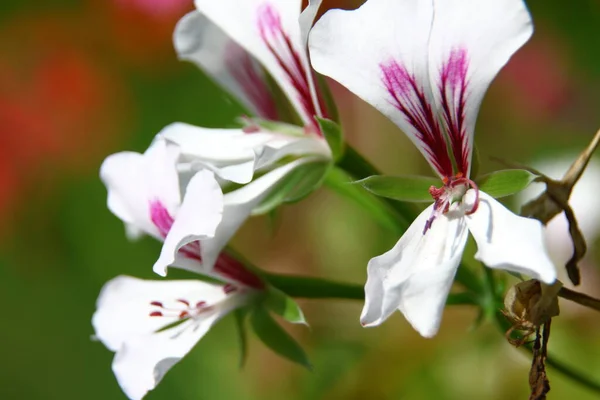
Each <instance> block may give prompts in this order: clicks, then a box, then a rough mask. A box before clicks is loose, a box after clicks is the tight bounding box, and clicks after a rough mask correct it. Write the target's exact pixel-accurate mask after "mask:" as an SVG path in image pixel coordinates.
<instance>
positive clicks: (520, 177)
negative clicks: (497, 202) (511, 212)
mask: <svg viewBox="0 0 600 400" xmlns="http://www.w3.org/2000/svg"><path fill="white" fill-rule="evenodd" d="M536 178H537V175H535V174H532V173H531V172H529V171H526V170H524V169H505V170H501V171H496V172H492V173H491V174H487V175H483V176H482V177H481V178H480V179H478V180H477V186H479V190H481V191H482V192H485V193H487V194H489V195H490V196H492V197H504V196H510V195H511V194H515V193H517V192H520V191H521V190H523V189H525V188H526V187H527V186H529V184H530V183H531V182H533V181H534V180H535V179H536Z"/></svg>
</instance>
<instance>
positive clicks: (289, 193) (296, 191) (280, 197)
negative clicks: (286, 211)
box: [252, 161, 331, 215]
mask: <svg viewBox="0 0 600 400" xmlns="http://www.w3.org/2000/svg"><path fill="white" fill-rule="evenodd" d="M330 166H331V164H330V163H329V162H325V161H319V162H311V163H308V164H304V165H301V166H299V167H298V168H296V169H295V170H294V171H292V172H290V173H289V174H288V175H287V176H286V177H285V178H283V179H282V180H281V182H280V183H279V184H278V185H277V186H275V188H273V189H272V190H271V192H270V193H269V195H268V196H267V197H265V199H264V200H263V201H262V202H261V203H260V205H259V206H258V207H256V208H255V209H254V210H253V211H252V214H253V215H262V214H266V213H268V212H270V211H272V210H274V209H275V208H277V207H279V206H280V205H281V204H284V203H295V202H297V201H300V200H302V199H303V198H305V197H306V196H308V195H309V194H311V193H312V192H313V191H315V190H316V189H317V188H318V187H320V186H321V184H322V182H323V180H324V179H325V174H326V173H327V171H328V170H329V168H330Z"/></svg>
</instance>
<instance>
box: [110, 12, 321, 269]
mask: <svg viewBox="0 0 600 400" xmlns="http://www.w3.org/2000/svg"><path fill="white" fill-rule="evenodd" d="M319 4H320V1H316V2H315V1H313V2H311V3H310V5H309V6H308V7H307V8H306V9H305V10H304V12H303V14H302V15H300V11H301V1H287V0H286V1H281V0H270V1H261V2H257V1H244V2H238V1H219V2H212V1H210V2H201V1H199V2H197V3H196V6H197V8H198V10H200V11H201V12H202V14H201V13H200V11H195V12H192V13H190V14H188V15H187V16H185V17H184V18H183V19H182V20H181V21H180V22H179V24H178V26H177V28H176V31H175V34H174V36H175V46H176V48H177V50H178V53H179V55H180V57H181V58H183V59H188V60H192V61H194V62H195V63H197V64H198V65H199V66H200V67H201V68H202V69H203V70H204V71H206V72H207V74H208V75H210V76H212V77H213V78H215V80H216V81H217V82H218V83H220V84H222V85H223V86H224V87H225V88H226V89H228V90H231V91H232V92H233V93H234V94H235V95H237V96H239V98H240V101H241V102H242V103H243V104H245V105H246V106H247V107H248V108H249V109H250V110H251V111H253V112H255V113H256V115H258V116H259V117H261V118H264V119H269V118H270V119H272V120H274V121H268V122H267V121H265V120H264V119H261V120H259V121H256V120H251V122H249V123H248V124H247V126H245V127H244V128H242V129H208V128H201V127H196V126H193V125H189V124H185V123H174V124H171V125H169V126H167V127H165V128H164V129H163V130H162V131H161V132H160V133H159V134H158V135H157V137H156V139H155V144H154V145H153V146H158V145H157V143H158V142H161V141H162V142H164V143H165V144H163V145H161V146H163V147H164V146H166V147H165V148H167V149H171V150H168V152H172V153H173V154H176V155H173V156H172V157H171V158H172V159H171V160H170V161H169V162H168V163H169V164H170V163H172V161H175V163H176V164H177V167H176V171H173V168H172V167H169V168H170V169H169V174H170V175H172V176H171V177H170V178H169V179H171V180H172V181H173V180H174V179H175V176H176V175H177V176H178V182H180V183H181V190H182V192H185V191H188V192H190V193H193V194H188V195H186V196H187V197H188V198H190V200H189V203H190V205H189V206H186V200H184V202H183V204H182V206H181V210H180V211H179V213H184V212H185V213H189V215H191V217H188V216H186V217H182V218H179V217H177V218H175V217H174V216H173V214H172V210H171V209H169V208H168V207H166V208H164V209H165V210H168V211H169V213H167V215H168V216H169V218H175V224H174V227H173V229H172V230H171V232H170V234H169V235H167V236H165V235H163V236H165V245H164V247H163V251H162V253H161V257H160V259H159V260H158V262H157V263H156V265H155V267H154V270H155V271H156V272H157V273H159V274H161V275H165V274H166V266H167V265H171V264H173V265H175V266H181V264H182V263H181V260H180V258H181V257H180V255H181V252H180V250H181V249H182V248H184V247H186V246H187V245H188V244H189V243H191V242H198V243H201V244H202V246H201V253H202V261H203V266H204V269H205V271H204V272H207V271H209V270H210V268H211V267H212V265H213V264H214V261H215V260H216V257H217V255H218V254H219V253H220V252H221V250H222V249H223V247H224V246H225V245H226V243H227V242H228V241H229V239H230V238H231V237H232V235H233V234H234V233H235V231H236V230H237V229H238V228H239V226H240V225H241V224H242V223H243V222H244V220H245V219H246V218H247V217H248V216H249V215H250V214H251V213H252V212H253V210H255V209H256V207H257V206H259V205H260V204H261V202H262V201H263V200H265V199H266V198H267V197H268V196H270V195H272V194H273V193H272V192H273V191H274V190H277V189H278V188H279V187H280V186H279V184H283V183H284V181H285V180H286V179H288V177H290V175H291V173H292V172H298V173H299V174H301V175H303V176H300V178H299V179H298V181H301V180H302V179H313V180H314V186H316V185H317V184H318V182H319V178H320V176H322V174H323V173H325V171H326V167H327V166H328V165H329V164H330V163H331V160H332V154H331V150H330V149H329V146H328V144H327V141H326V139H325V138H324V137H323V133H322V132H321V130H320V128H319V124H318V121H317V119H316V117H325V116H326V114H325V113H324V112H323V109H324V108H323V106H322V104H321V101H320V97H319V96H318V94H317V93H318V91H317V89H316V87H315V84H314V80H313V73H312V70H311V69H310V68H309V63H308V56H307V45H306V41H307V32H308V29H309V28H310V26H311V25H312V22H313V19H314V17H315V15H316V11H317V9H318V6H319ZM233 11H235V14H234V15H230V14H231V12H233ZM242 11H243V12H242ZM226 34H229V35H230V36H226ZM267 76H269V77H270V78H267ZM269 80H270V81H274V82H276V83H277V84H278V85H279V86H280V90H281V91H282V92H283V93H284V94H285V95H286V96H287V97H288V99H289V102H290V103H291V104H292V105H293V108H294V109H295V110H296V112H297V115H298V116H299V118H298V120H299V121H300V122H299V125H292V124H288V123H285V122H286V121H284V118H283V117H281V116H280V115H279V114H278V112H277V110H276V108H277V107H278V106H280V105H281V104H280V103H281V101H279V102H277V101H276V99H275V97H273V96H274V94H273V91H272V90H271V87H272V85H269V83H268V81H269ZM165 151H167V150H165ZM131 157H133V156H131V155H130V156H127V157H126V156H124V155H122V154H121V155H118V156H117V157H116V158H115V159H112V158H111V161H110V164H109V165H105V166H104V167H103V171H104V172H103V176H104V180H105V182H107V186H109V191H110V190H111V187H113V188H116V187H117V186H119V187H123V188H126V189H124V190H130V189H129V188H131V187H134V186H128V184H123V185H120V184H117V183H116V182H118V181H120V180H123V179H125V178H126V177H127V176H128V173H123V171H124V170H125V169H126V168H129V167H128V166H125V165H120V164H119V163H120V162H125V163H127V162H129V161H128V160H129V159H130V158H131ZM139 157H141V156H140V155H137V156H135V157H134V158H139ZM150 158H151V157H150ZM150 158H147V160H150ZM148 162H154V161H148ZM111 165H112V167H111ZM313 167H316V168H318V169H319V171H322V173H321V175H320V176H316V175H318V174H311V173H308V169H309V168H313ZM142 168H143V169H153V170H155V171H156V175H157V176H162V175H164V174H165V173H166V172H165V170H163V169H162V168H165V167H164V165H163V164H157V165H155V166H149V165H145V166H144V167H142ZM302 168H306V169H302ZM296 170H298V171H296ZM209 171H210V172H211V174H210V176H212V173H214V174H215V175H216V181H214V182H218V184H219V185H218V186H220V187H221V188H222V189H223V190H225V191H227V194H226V195H225V196H224V202H223V220H222V221H220V223H217V224H216V225H215V224H213V225H210V228H211V229H207V228H209V222H214V221H215V218H217V216H219V213H218V212H217V211H218V210H217V208H216V204H217V203H218V202H217V200H216V199H215V200H214V201H213V202H212V203H210V205H211V207H212V208H211V207H205V208H204V209H203V210H200V208H201V206H200V204H201V203H199V201H201V200H200V199H201V198H202V197H203V196H204V194H203V192H202V190H210V191H211V192H210V193H207V194H206V196H208V198H211V197H213V196H215V194H214V193H216V187H213V186H210V185H208V184H207V183H206V182H208V180H210V179H209V178H206V177H207V176H209V175H206V174H203V175H202V176H204V177H205V178H202V181H203V182H205V185H204V189H202V188H201V187H200V186H198V187H194V186H187V189H186V185H188V183H187V182H188V181H189V182H190V183H189V185H191V184H192V183H195V184H197V185H199V183H198V181H199V180H200V178H197V179H196V180H194V179H195V178H192V177H193V176H194V174H196V173H203V172H209ZM305 172H307V173H305ZM298 176H299V175H296V178H298ZM315 176H316V178H315ZM296 178H294V179H296ZM135 179H136V177H132V180H135ZM149 179H151V180H154V179H155V178H152V177H151V178H149ZM190 179H191V180H190ZM290 179H291V177H290ZM172 184H174V183H172ZM233 184H235V185H236V186H235V187H237V189H234V185H233ZM151 185H156V182H151ZM209 186H210V187H209ZM240 186H241V187H240ZM283 186H285V188H284V189H282V190H290V185H283ZM297 186H301V185H300V184H298V185H297ZM304 186H306V187H309V188H312V186H311V185H304ZM169 192H170V193H172V191H169ZM139 195H140V194H139V192H138V193H137V194H136V195H135V196H139ZM298 197H301V196H298ZM194 198H196V199H198V201H196V200H191V199H194ZM281 199H282V200H281V201H285V199H287V197H286V196H285V195H283V196H281ZM202 201H204V202H207V201H208V200H206V199H204V200H202ZM281 201H280V202H281ZM148 204H149V203H148ZM276 205H277V204H274V205H273V207H274V206H276ZM109 206H110V207H111V209H112V210H113V212H115V214H117V215H119V214H118V212H119V211H121V210H120V209H118V208H117V207H115V205H114V204H112V205H111V203H110V202H109ZM146 208H147V207H146ZM146 208H143V209H142V210H145V209H146ZM155 209H156V210H158V208H156V207H155ZM138 212H140V211H138ZM144 212H145V211H144ZM157 213H158V211H157ZM209 213H213V214H211V216H210V217H209V216H208V214H209ZM145 215H146V217H147V216H148V215H150V214H148V213H147V212H146V214H145ZM157 215H158V214H157ZM186 215H187V214H186ZM200 215H202V217H200ZM122 218H123V217H122ZM123 219H124V220H125V221H126V222H128V220H127V219H125V218H123ZM180 221H181V222H180ZM184 221H186V222H184ZM196 222H197V223H196ZM146 224H148V221H146ZM130 225H131V224H130ZM212 228H215V229H214V230H213V229H212ZM154 230H156V229H154ZM146 231H147V232H148V230H147V229H146ZM151 234H152V233H151ZM154 236H157V234H156V232H154Z"/></svg>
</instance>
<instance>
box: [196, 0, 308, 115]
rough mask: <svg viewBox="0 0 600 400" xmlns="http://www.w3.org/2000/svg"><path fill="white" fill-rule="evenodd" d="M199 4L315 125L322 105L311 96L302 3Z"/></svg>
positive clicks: (232, 0) (200, 0) (202, 0)
mask: <svg viewBox="0 0 600 400" xmlns="http://www.w3.org/2000/svg"><path fill="white" fill-rule="evenodd" d="M195 4H196V8H197V9H198V11H200V12H201V13H203V14H205V15H206V16H207V17H208V18H209V19H210V20H212V21H213V22H214V23H215V24H216V25H218V26H219V27H220V28H221V29H222V30H223V31H224V32H226V33H227V34H228V35H229V36H230V37H231V38H232V39H233V40H235V41H236V42H237V43H238V44H239V45H240V46H242V47H243V48H244V49H245V50H246V51H248V52H249V53H250V54H251V55H252V56H254V57H255V58H256V59H257V60H258V61H260V62H261V64H262V65H263V66H264V67H265V69H266V70H267V71H268V72H269V73H270V74H271V75H272V76H273V78H274V79H275V81H276V82H277V83H278V84H279V86H280V87H281V88H282V90H283V92H284V93H286V95H287V96H288V98H289V100H290V101H291V102H292V104H293V105H294V107H295V108H296V111H297V112H298V115H300V116H301V118H302V119H303V121H304V122H305V124H312V123H313V120H312V117H313V115H314V114H319V113H318V112H315V111H314V108H317V109H318V102H316V101H315V99H314V98H312V97H311V93H310V84H309V82H310V80H311V79H312V76H311V74H310V73H309V70H308V69H307V66H308V65H309V64H308V58H307V54H306V50H305V47H304V45H303V43H302V35H301V32H300V23H299V21H298V19H299V16H300V10H301V4H302V2H301V1H300V0H245V1H241V2H240V1H237V0H219V1H214V0H196V1H195ZM299 88H300V89H299ZM303 103H304V104H303ZM307 106H308V108H307ZM311 107H312V108H311ZM317 111H318V110H317Z"/></svg>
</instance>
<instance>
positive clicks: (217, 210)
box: [100, 137, 310, 276]
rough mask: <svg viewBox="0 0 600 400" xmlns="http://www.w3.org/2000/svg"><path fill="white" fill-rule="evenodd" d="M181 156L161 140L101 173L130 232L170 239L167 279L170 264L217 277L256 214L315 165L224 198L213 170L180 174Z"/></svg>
mask: <svg viewBox="0 0 600 400" xmlns="http://www.w3.org/2000/svg"><path fill="white" fill-rule="evenodd" d="M180 158H181V154H180V148H179V147H178V146H176V145H174V144H172V143H170V142H168V141H166V140H164V139H162V138H160V137H159V138H157V140H155V141H154V142H153V143H152V145H151V146H150V147H149V148H148V150H147V151H146V152H145V153H144V154H139V153H135V152H121V153H116V154H113V155H111V156H109V157H107V158H106V160H105V161H104V163H103V164H102V167H101V169H100V176H101V178H102V181H103V182H104V184H105V185H106V187H107V189H108V208H109V209H110V210H111V211H112V212H113V213H114V214H115V215H116V216H117V217H119V218H120V219H121V220H123V222H124V223H125V225H126V227H127V231H128V232H129V234H130V235H131V236H133V237H136V236H139V235H140V234H147V235H150V236H153V237H155V238H157V239H159V240H164V244H163V247H162V250H161V254H160V257H159V259H158V260H157V262H156V263H155V265H154V271H155V272H156V273H158V274H160V275H163V276H164V275H165V274H166V268H167V266H174V267H178V268H183V269H186V270H190V271H193V272H197V273H201V274H211V273H212V270H213V267H214V266H215V262H216V260H217V259H218V257H219V256H220V254H221V252H222V250H223V248H224V247H225V245H226V244H227V242H228V241H229V239H230V238H231V237H232V236H233V234H234V233H235V232H236V231H237V229H238V228H239V226H240V225H241V224H242V223H243V222H244V221H245V219H246V218H247V217H248V216H249V215H250V213H251V211H252V210H253V209H254V208H255V207H256V206H257V205H258V204H260V202H261V201H262V200H263V199H264V198H265V196H267V195H268V194H269V192H270V190H271V189H272V188H273V187H274V186H276V185H277V184H278V183H279V182H280V181H281V179H283V178H284V177H285V176H286V175H287V174H288V173H289V172H290V171H292V170H294V169H295V168H296V167H298V166H299V165H301V164H303V163H305V162H308V161H310V159H309V158H308V159H299V160H297V161H293V162H291V163H289V164H286V165H284V166H282V167H279V168H277V169H275V170H273V171H271V172H269V173H267V174H265V175H263V176H261V177H259V178H257V179H255V180H254V181H253V182H252V183H251V184H249V185H246V186H243V187H242V188H240V189H237V190H234V191H231V192H229V193H227V194H225V195H223V193H222V191H221V188H220V186H219V183H218V182H217V180H216V179H215V176H214V174H213V172H212V171H210V169H209V168H206V169H201V170H199V171H197V172H196V171H194V174H192V175H191V178H190V177H189V176H187V175H186V174H181V173H179V171H178V169H177V168H178V164H177V162H178V160H179V159H180ZM214 169H216V170H217V171H219V169H218V168H216V167H215V168H214Z"/></svg>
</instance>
